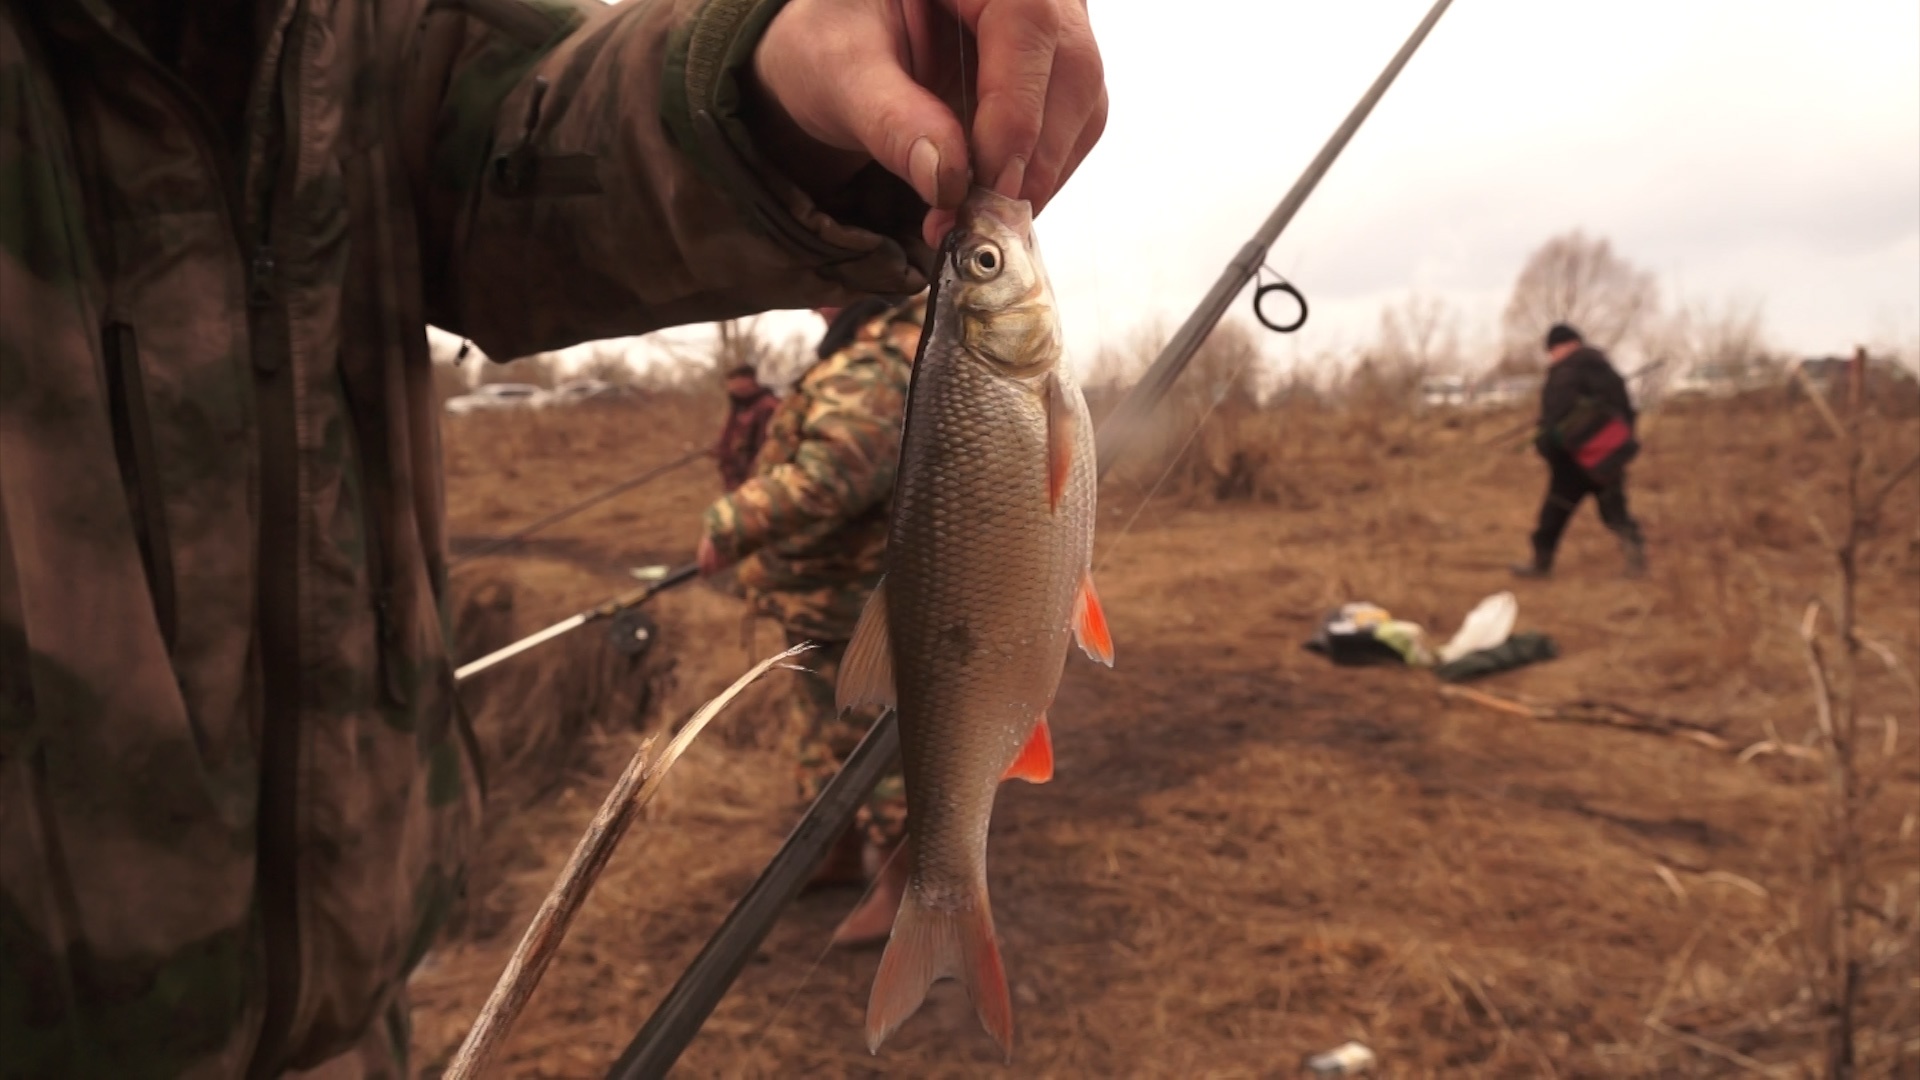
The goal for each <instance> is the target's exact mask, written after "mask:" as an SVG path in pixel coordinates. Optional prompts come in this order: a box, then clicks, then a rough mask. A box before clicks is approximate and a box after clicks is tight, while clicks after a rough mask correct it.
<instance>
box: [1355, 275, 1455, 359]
mask: <svg viewBox="0 0 1920 1080" xmlns="http://www.w3.org/2000/svg"><path fill="white" fill-rule="evenodd" d="M1373 354H1374V355H1375V356H1377V357H1379V358H1381V359H1382V360H1383V361H1386V362H1389V363H1392V364H1396V365H1399V366H1404V367H1408V368H1411V369H1413V370H1417V371H1419V372H1421V373H1423V374H1432V373H1434V372H1439V371H1452V370H1455V369H1457V368H1458V367H1459V366H1460V362H1461V356H1460V313H1459V312H1457V311H1455V310H1454V309H1453V307H1452V306H1451V305H1449V304H1448V303H1447V302H1446V301H1444V300H1442V299H1440V298H1439V297H1437V296H1426V295H1422V294H1421V293H1411V294H1409V295H1408V296H1407V297H1406V299H1404V300H1401V301H1400V302H1399V303H1395V304H1388V305H1386V306H1385V307H1383V308H1381V310H1380V337H1379V340H1378V341H1377V342H1376V343H1375V345H1374V347H1373Z"/></svg>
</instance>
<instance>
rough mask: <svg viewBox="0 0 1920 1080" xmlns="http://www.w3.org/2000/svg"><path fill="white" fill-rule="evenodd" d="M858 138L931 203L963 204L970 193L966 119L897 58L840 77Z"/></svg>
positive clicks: (850, 123)
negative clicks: (962, 126) (963, 126)
mask: <svg viewBox="0 0 1920 1080" xmlns="http://www.w3.org/2000/svg"><path fill="white" fill-rule="evenodd" d="M839 87H840V101H841V108H842V114H841V115H843V116H845V117H846V118H847V126H848V127H849V128H850V129H851V130H852V132H853V135H854V138H856V139H858V140H859V141H860V145H861V147H862V148H863V149H865V150H866V152H867V153H868V154H871V155H872V156H873V159H874V160H875V161H878V162H879V163H880V164H881V165H882V166H884V167H885V168H886V169H887V170H888V171H890V172H892V173H893V174H894V175H895V176H898V177H900V178H901V179H903V180H905V181H906V182H907V183H909V184H911V185H913V190H914V191H916V192H918V193H919V195H920V197H921V198H922V199H925V200H926V202H927V204H928V205H929V206H934V207H947V208H951V207H955V206H959V205H960V202H961V200H962V199H964V198H966V195H967V176H968V164H969V163H968V161H967V142H966V136H965V134H964V133H963V132H962V131H961V130H960V121H959V120H958V119H957V118H956V117H955V116H954V115H953V110H951V109H949V108H947V105H946V103H945V102H943V101H941V100H940V99H939V98H937V97H935V96H934V95H933V94H932V93H930V92H929V91H928V90H927V89H926V88H925V87H923V86H921V85H920V84H919V83H917V82H915V81H913V78H912V77H911V76H909V75H908V74H907V72H906V71H905V70H904V69H902V68H901V67H900V66H899V64H898V63H895V62H894V61H893V59H892V57H891V56H888V57H887V58H886V59H885V60H876V61H875V62H872V63H869V64H866V65H863V66H862V67H860V68H859V69H857V70H855V71H853V72H851V73H850V77H848V78H845V79H843V80H841V81H840V82H839Z"/></svg>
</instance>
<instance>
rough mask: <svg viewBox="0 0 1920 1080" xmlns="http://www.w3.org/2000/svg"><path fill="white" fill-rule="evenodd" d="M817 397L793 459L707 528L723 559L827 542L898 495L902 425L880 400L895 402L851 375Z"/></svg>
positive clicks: (755, 482)
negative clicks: (778, 544) (778, 545)
mask: <svg viewBox="0 0 1920 1080" xmlns="http://www.w3.org/2000/svg"><path fill="white" fill-rule="evenodd" d="M814 393H815V397H816V400H815V403H814V404H813V406H812V408H811V409H810V410H809V411H808V415H807V418H806V421H805V423H804V424H803V426H802V429H801V438H800V445H799V447H798V449H797V450H796V451H795V452H794V454H793V458H792V460H790V461H785V462H781V463H779V464H777V465H774V466H773V467H772V468H763V469H762V470H761V471H760V472H759V473H758V474H756V475H755V476H753V477H752V478H751V479H749V480H747V482H746V483H744V484H741V485H740V487H738V488H737V489H735V490H734V491H733V493H732V494H730V495H727V496H725V497H723V498H721V499H719V500H717V501H716V502H715V503H714V504H713V505H712V506H710V507H708V508H707V511H706V515H705V520H704V522H703V524H704V525H705V527H706V530H707V535H708V537H709V538H711V539H712V541H713V546H714V548H715V550H717V551H718V552H719V553H720V554H722V555H724V556H727V557H729V558H733V559H739V558H744V557H745V556H747V555H751V554H752V553H753V552H755V551H757V550H759V549H760V548H761V547H764V546H765V545H767V544H769V543H772V542H775V541H778V540H808V539H814V538H818V537H821V536H825V535H826V534H828V533H831V532H833V531H834V530H835V529H838V528H840V527H841V526H842V525H844V524H846V522H848V521H850V520H852V519H853V518H856V517H859V516H860V515H861V514H863V513H866V512H867V511H868V510H870V509H872V508H873V506H875V505H876V504H877V503H879V502H880V501H881V500H883V499H885V498H886V497H887V496H888V495H889V494H890V493H891V492H892V491H893V480H894V471H895V468H896V466H897V463H898V458H899V454H900V423H899V420H900V418H899V417H898V416H889V415H887V414H886V403H885V402H878V403H876V401H875V400H874V398H875V396H876V394H882V396H886V397H892V395H890V394H883V393H882V391H881V388H879V387H876V386H871V385H863V383H862V380H860V379H859V378H858V377H856V376H853V375H847V374H842V375H836V376H833V377H831V378H829V379H827V380H825V381H823V383H822V384H821V385H820V386H818V387H816V388H815V389H814ZM876 404H878V406H879V407H876Z"/></svg>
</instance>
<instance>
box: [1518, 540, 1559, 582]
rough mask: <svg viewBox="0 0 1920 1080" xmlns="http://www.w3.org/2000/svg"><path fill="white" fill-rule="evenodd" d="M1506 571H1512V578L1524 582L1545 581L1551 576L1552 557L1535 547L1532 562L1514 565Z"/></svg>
mask: <svg viewBox="0 0 1920 1080" xmlns="http://www.w3.org/2000/svg"><path fill="white" fill-rule="evenodd" d="M1508 569H1510V570H1512V571H1513V576H1514V577H1517V578H1520V579H1522V580H1525V581H1541V580H1545V579H1546V578H1550V577H1552V576H1553V555H1552V554H1550V553H1548V552H1544V551H1541V550H1540V548H1539V546H1538V545H1535V547H1534V549H1533V561H1532V562H1528V563H1514V564H1513V565H1512V566H1511V567H1509V568H1508Z"/></svg>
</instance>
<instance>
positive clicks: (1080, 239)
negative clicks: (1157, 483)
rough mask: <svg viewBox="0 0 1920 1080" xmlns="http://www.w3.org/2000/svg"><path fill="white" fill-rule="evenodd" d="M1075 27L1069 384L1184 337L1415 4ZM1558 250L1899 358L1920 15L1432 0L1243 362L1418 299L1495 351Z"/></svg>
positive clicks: (1135, 5)
mask: <svg viewBox="0 0 1920 1080" xmlns="http://www.w3.org/2000/svg"><path fill="white" fill-rule="evenodd" d="M1090 7H1091V11H1092V17H1093V21H1094V28H1095V32H1096V34H1097V35H1098V37H1099V39H1100V43H1101V48H1102V52H1103V54H1104V55H1105V58H1106V63H1107V73H1108V82H1109V89H1110V92H1111V95H1112V116H1111V120H1110V122H1109V125H1108V127H1107V131H1106V136H1105V138H1104V139H1103V140H1102V141H1101V143H1100V145H1099V146H1098V147H1096V148H1095V150H1094V151H1093V153H1092V155H1091V156H1090V157H1089V158H1088V159H1087V161H1086V163H1085V164H1084V165H1083V166H1082V167H1081V170H1080V171H1079V173H1078V174H1076V175H1075V177H1074V178H1073V180H1072V181H1071V182H1070V183H1069V184H1068V185H1067V187H1066V188H1065V189H1064V190H1063V191H1062V193H1061V194H1060V196H1059V197H1058V199H1057V200H1056V201H1055V202H1054V203H1053V204H1052V205H1051V206H1050V207H1049V208H1048V210H1047V211H1046V213H1044V214H1043V215H1042V216H1041V218H1040V220H1039V223H1038V227H1037V231H1038V235H1039V239H1040V243H1041V245H1042V247H1043V249H1044V251H1045V253H1046V256H1047V264H1048V268H1049V270H1050V272H1051V273H1052V274H1053V278H1054V286H1055V290H1056V292H1057V294H1058V297H1059V300H1060V304H1061V308H1062V310H1061V318H1062V321H1063V322H1064V324H1065V327H1066V330H1067V334H1068V339H1069V342H1070V346H1071V348H1072V349H1073V351H1074V354H1075V356H1076V358H1077V359H1078V360H1079V361H1080V362H1082V363H1084V362H1085V361H1086V360H1088V359H1089V358H1090V357H1091V356H1092V354H1093V352H1094V351H1095V350H1096V349H1097V348H1098V346H1099V344H1100V343H1101V342H1102V341H1116V340H1119V339H1122V338H1124V337H1125V336H1126V335H1127V334H1128V333H1129V331H1130V330H1132V329H1133V328H1135V327H1136V326H1138V325H1139V324H1141V323H1142V322H1148V321H1151V320H1154V319H1156V318H1157V319H1159V320H1161V321H1162V323H1163V324H1164V325H1166V326H1169V327H1171V326H1174V325H1177V324H1178V322H1179V321H1180V320H1181V319H1182V318H1184V317H1185V315H1186V314H1187V312H1188V311H1190V310H1191V309H1192V306H1193V305H1194V304H1195V302H1197V301H1198V300H1199V298H1200V297H1201V296H1202V295H1203V294H1204V293H1205V291H1206V290H1207V288H1208V287H1209V286H1210V285H1211V284H1212V282H1213V281H1214V279H1215V278H1216V277H1217V276H1218V275H1219V273H1220V271H1221V270H1222V269H1223V268H1224V267H1225V265H1226V263H1227V260H1228V259H1230V258H1231V257H1232V256H1233V255H1234V253H1235V252H1236V251H1237V250H1238V249H1239V247H1240V245H1241V244H1242V243H1244V242H1245V241H1246V240H1247V239H1248V238H1249V237H1250V236H1251V235H1252V233H1253V231H1254V229H1256V228H1257V227H1258V226H1259V224H1260V222H1261V221H1262V220H1263V219H1264V218H1265V216H1266V214H1267V213H1268V212H1269V211H1270V210H1271V209H1272V207H1273V206H1274V204H1275V203H1277V202H1278V201H1279V199H1280V197H1281V196H1282V195H1283V194H1285V192H1286V190H1287V189H1288V187H1289V186H1291V185H1292V183H1293V182H1294V180H1295V178H1296V177H1297V176H1298V175H1299V173H1300V171H1301V170H1302V169H1303V168H1304V167H1305V166H1306V164H1307V162H1308V161H1309V160H1310V159H1311V158H1312V157H1313V155H1314V154H1315V153H1317V152H1318V151H1319V149H1320V147H1321V145H1322V144H1323V143H1324V142H1325V140H1326V139H1327V137H1328V136H1329V135H1330V134H1331V133H1332V132H1333V130H1334V129H1335V128H1336V127H1337V126H1338V125H1339V123H1340V121H1341V120H1342V119H1343V118H1344V117H1345V115H1346V113H1347V111H1348V110H1349V109H1350V108H1352V106H1353V104H1354V103H1355V102H1356V101H1357V100H1358V99H1359V97H1360V95H1361V94H1362V93H1363V92H1364V91H1365V89H1366V88H1367V86H1368V85H1369V84H1370V83H1371V82H1372V80H1373V79H1374V78H1375V77H1376V76H1377V75H1378V74H1379V72H1380V70H1381V68H1382V67H1383V66H1384V65H1385V64H1386V62H1387V60H1388V59H1389V58H1390V57H1391V56H1392V55H1393V53H1394V51H1395V50H1397V49H1398V48H1399V47H1400V45H1401V43H1402V42H1403V41H1404V40H1405V39H1406V36H1407V35H1408V34H1409V33H1410V32H1411V31H1412V29H1413V27H1414V26H1415V25H1416V24H1417V23H1418V22H1419V20H1420V18H1421V17H1422V16H1423V15H1424V14H1425V12H1426V11H1427V8H1428V0H1337V2H1335V0H1315V2H1312V3H1308V2H1305V0H1179V2H1177V3H1147V2H1134V0H1093V2H1092V3H1091V5H1090ZM1572 228H1580V229H1584V230H1586V231H1588V232H1589V233H1591V234H1595V235H1600V236H1605V237H1607V238H1608V239H1610V240H1611V241H1612V242H1613V244H1614V247H1615V249H1616V251H1617V252H1618V253H1619V254H1620V255H1622V256H1624V257H1625V258H1627V259H1628V260H1630V261H1632V262H1634V263H1636V264H1638V265H1640V266H1642V267H1644V268H1646V269H1648V270H1651V271H1653V272H1654V273H1655V274H1656V275H1657V276H1658V279H1659V282H1660V284H1661V286H1662V291H1663V294H1664V297H1665V298H1666V300H1667V301H1668V302H1669V303H1670V304H1671V303H1673V302H1676V301H1680V300H1687V299H1692V300H1705V301H1709V302H1712V303H1715V304H1720V303H1724V302H1726V301H1728V300H1730V299H1735V298H1744V299H1748V300H1752V301H1756V302H1758V303H1759V304H1760V305H1761V306H1762V309H1763V311H1764V313H1765V321H1766V327H1767V330H1768V331H1769V336H1770V338H1771V339H1772V340H1773V341H1774V343H1775V344H1776V345H1778V346H1780V347H1782V348H1785V349H1787V350H1789V351H1792V352H1796V353H1802V354H1824V353H1829V352H1842V351H1845V350H1847V349H1849V348H1851V346H1852V345H1854V344H1855V343H1856V342H1868V343H1874V344H1878V345H1883V346H1891V347H1895V348H1899V349H1902V350H1904V351H1906V352H1907V353H1908V354H1909V358H1911V354H1912V353H1913V351H1914V350H1915V349H1916V347H1920V4H1916V3H1914V2H1913V0H1848V2H1843V3H1835V4H1831V5H1825V6H1824V7H1823V6H1821V5H1815V4H1808V3H1805V2H1798V3H1780V2H1774V0H1741V2H1735V0H1611V2H1608V3H1580V4H1569V3H1543V2H1540V0H1456V2H1455V3H1454V4H1453V5H1452V6H1451V7H1450V8H1449V9H1448V11H1447V13H1446V15H1445V16H1444V17H1443V18H1442V19H1441V20H1440V23H1439V25H1438V26H1437V27H1436V28H1435V30H1434V32H1433V34H1432V35H1431V36H1430V37H1429V38H1428V39H1427V41H1426V43H1425V45H1424V46H1422V48H1421V50H1420V52H1419V53H1418V54H1417V55H1416V56H1415V57H1414V59H1413V61H1412V62H1411V63H1410V64H1408V65H1407V67H1406V69H1405V70H1404V71H1403V72H1402V73H1401V75H1400V77H1399V79H1398V80H1397V81H1396V82H1395V83H1394V85H1393V87H1392V88H1391V89H1390V90H1389V91H1388V92H1387V95H1386V97H1385V98H1384V99H1383V100H1382V101H1381V103H1380V105H1379V107H1378V108H1376V109H1375V110H1374V112H1373V115H1372V116H1371V117H1370V118H1369V120H1368V121H1367V123H1366V125H1365V126H1364V127H1363V128H1361V130H1360V133H1359V134H1358V135H1357V136H1356V137H1355V138H1354V140H1353V141H1352V143H1350V144H1349V145H1348V147H1347V150H1346V152H1345V153H1344V154H1343V155H1342V156H1341V158H1340V160H1339V162H1338V163H1337V164H1336V165H1335V166H1334V168H1333V170H1332V171H1331V172H1330V173H1329V174H1328V175H1327V176H1326V178H1325V179H1324V180H1323V181H1322V182H1321V184H1320V186H1319V187H1318V189H1316V190H1315V192H1314V194H1313V196H1312V198H1311V199H1309V200H1308V202H1307V204H1306V206H1305V208H1304V209H1303V210H1302V211H1301V212H1300V214H1299V216H1298V217H1296V218H1295V219H1294V222H1293V224H1292V225H1291V227H1289V229H1288V230H1287V232H1286V233H1285V234H1284V235H1283V236H1282V237H1281V239H1280V242H1279V243H1278V244H1277V245H1276V246H1275V248H1274V250H1273V253H1272V255H1271V256H1270V258H1269V263H1270V265H1272V266H1273V267H1274V268H1276V269H1277V270H1279V271H1280V272H1282V273H1284V274H1286V275H1287V276H1288V277H1289V278H1291V279H1292V280H1293V281H1294V282H1295V283H1296V284H1298V285H1299V286H1300V287H1301V288H1302V289H1303V290H1304V291H1305V292H1306V294H1307V296H1308V298H1309V300H1310V301H1311V303H1312V305H1313V307H1312V318H1311V320H1310V321H1309V323H1308V325H1307V326H1306V328H1305V329H1303V330H1302V331H1301V332H1299V333H1297V334H1295V335H1292V336H1291V337H1288V338H1279V337H1275V336H1271V335H1269V336H1267V337H1266V339H1265V340H1266V341H1267V342H1268V345H1267V348H1268V352H1269V354H1270V355H1271V356H1272V357H1273V359H1274V360H1276V361H1277V362H1279V363H1281V364H1285V363H1287V362H1289V361H1292V360H1296V359H1299V358H1305V357H1314V356H1319V355H1322V354H1325V353H1329V352H1335V351H1341V350H1347V349H1350V348H1351V347H1353V346H1356V345H1359V344H1361V343H1363V342H1364V341H1366V340H1368V339H1370V338H1371V337H1372V336H1373V335H1374V333H1375V331H1376V328H1377V326H1378V322H1379V313H1380V310H1381V307H1382V305H1383V304H1386V303H1390V302H1394V301H1397V300H1400V299H1402V298H1404V297H1406V296H1407V295H1408V294H1409V293H1411V292H1414V291H1419V292H1421V293H1424V294H1427V295H1430V296H1437V297H1440V298H1443V299H1445V300H1446V301H1448V302H1449V303H1450V304H1452V305H1453V306H1454V307H1455V308H1456V310H1457V311H1458V312H1459V313H1460V316H1461V330H1462V332H1463V336H1464V338H1465V339H1466V341H1467V342H1468V343H1469V344H1472V343H1473V342H1475V341H1476V339H1478V340H1481V341H1486V342H1491V340H1492V337H1493V328H1494V326H1495V323H1496V321H1497V319H1498V317H1499V314H1500V310H1501V308H1502V307H1503V306H1504V305H1505V302H1506V298H1507V295H1508V293H1509V292H1510V290H1511V288H1512V285H1513V280H1514V278H1515V276H1516V275H1517V274H1518V273H1519V270H1520V267H1521V264H1522V263H1523V262H1524V260H1525V259H1526V256H1527V254H1528V253H1529V252H1530V251H1532V250H1533V249H1534V248H1535V247H1536V246H1538V245H1539V244H1540V243H1541V242H1542V241H1544V240H1546V239H1547V238H1548V237H1550V236H1552V235H1554V234H1556V233H1559V232H1563V231H1565V230H1568V229H1572ZM1247 304H1248V302H1247V300H1246V299H1245V298H1244V297H1243V298H1242V300H1241V301H1240V302H1239V303H1238V304H1237V305H1236V306H1235V308H1234V309H1233V311H1234V313H1235V314H1243V313H1244V312H1245V311H1246V310H1247ZM819 325H820V324H819V321H818V320H817V319H814V318H812V317H811V316H807V315H801V314H798V313H794V314H787V315H781V316H777V317H775V318H772V319H769V320H767V322H766V326H767V327H768V328H769V329H772V330H775V331H776V332H801V333H805V334H807V335H808V336H809V337H811V336H815V335H817V333H818V330H819ZM1489 359H1490V358H1489Z"/></svg>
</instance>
